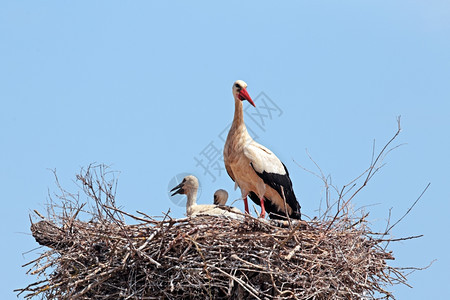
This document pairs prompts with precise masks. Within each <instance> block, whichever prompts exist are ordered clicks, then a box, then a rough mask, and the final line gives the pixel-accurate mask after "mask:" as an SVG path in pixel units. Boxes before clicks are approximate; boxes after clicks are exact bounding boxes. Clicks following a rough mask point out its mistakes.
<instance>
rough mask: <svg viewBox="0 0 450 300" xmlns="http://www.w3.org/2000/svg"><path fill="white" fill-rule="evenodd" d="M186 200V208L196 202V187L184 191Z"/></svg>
mask: <svg viewBox="0 0 450 300" xmlns="http://www.w3.org/2000/svg"><path fill="white" fill-rule="evenodd" d="M186 196H187V202H186V209H189V208H190V207H192V206H194V205H196V204H197V189H190V190H188V191H187V192H186Z"/></svg>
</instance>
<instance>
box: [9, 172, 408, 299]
mask: <svg viewBox="0 0 450 300" xmlns="http://www.w3.org/2000/svg"><path fill="white" fill-rule="evenodd" d="M102 168H103V166H100V169H101V170H100V173H101V175H97V173H96V170H97V171H98V166H97V169H96V170H95V168H94V170H93V169H91V167H89V168H88V169H87V170H86V171H82V173H81V174H80V175H78V176H77V180H78V181H79V182H81V187H82V189H83V191H84V193H85V194H86V195H87V196H88V201H86V202H84V201H80V198H79V195H78V194H71V193H68V192H67V191H65V190H63V189H62V188H61V187H60V185H59V182H58V181H57V184H58V187H59V188H60V189H61V191H62V192H61V195H60V196H58V197H59V200H61V201H58V202H55V201H53V199H51V198H50V201H51V203H50V204H49V205H48V216H47V217H44V216H43V215H42V214H40V213H39V212H37V211H35V213H36V214H37V217H35V218H38V220H37V221H36V220H35V221H34V222H33V221H32V225H31V232H32V235H33V237H34V238H35V239H36V241H37V242H38V243H39V244H40V245H42V246H45V247H46V248H44V249H45V251H44V252H43V253H41V254H40V256H39V257H38V258H36V259H34V260H33V261H31V262H29V263H27V264H26V265H25V266H27V267H28V268H29V270H28V272H27V273H28V274H31V275H35V276H37V281H36V282H34V283H32V284H30V285H28V286H27V287H25V288H22V289H18V290H16V292H18V294H19V295H20V294H23V296H24V297H25V298H27V299H29V298H34V297H39V298H45V299H162V298H164V299H188V298H202V299H381V298H394V297H393V295H392V294H391V292H389V291H388V290H389V288H390V287H392V286H393V285H395V284H406V285H407V283H406V277H405V272H406V270H408V269H407V268H396V267H393V266H390V265H389V264H388V263H387V261H389V260H393V259H394V257H393V255H392V253H391V252H389V251H388V250H386V248H387V246H388V245H389V243H390V242H393V241H398V240H405V239H409V238H413V237H409V238H403V239H397V240H394V239H392V238H389V235H388V233H387V232H385V233H382V234H379V233H374V232H372V231H371V229H370V228H369V226H368V223H367V222H366V217H367V214H361V216H360V217H355V216H352V214H350V213H349V210H348V209H347V208H346V206H344V205H338V206H337V207H338V208H340V209H339V210H338V213H336V214H331V216H330V214H329V213H328V216H327V215H323V216H322V217H320V218H318V219H315V220H312V221H309V222H305V221H296V220H295V221H294V220H292V221H291V220H287V221H275V220H272V221H268V220H264V219H258V218H253V217H251V216H248V215H247V216H245V218H242V219H232V218H229V217H224V216H206V215H205V216H197V217H192V218H183V219H173V218H171V217H170V215H169V214H166V215H165V216H163V217H159V218H156V217H151V216H148V215H147V214H144V213H142V212H137V213H136V214H135V215H133V214H130V213H127V212H125V211H123V210H121V209H118V208H117V206H116V205H115V198H114V196H115V192H114V191H115V184H116V181H115V180H112V181H106V180H105V179H104V177H103V176H104V170H103V169H102ZM82 202H83V203H82ZM55 203H58V204H55ZM89 203H90V207H89V208H87V206H88V205H86V204H89ZM346 205H347V204H346ZM387 231H389V230H387Z"/></svg>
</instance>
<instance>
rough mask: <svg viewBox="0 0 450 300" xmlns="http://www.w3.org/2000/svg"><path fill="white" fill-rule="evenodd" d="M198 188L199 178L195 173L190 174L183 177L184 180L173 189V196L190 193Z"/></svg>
mask: <svg viewBox="0 0 450 300" xmlns="http://www.w3.org/2000/svg"><path fill="white" fill-rule="evenodd" d="M197 189H198V179H197V177H195V176H194V175H189V176H186V177H184V178H183V181H182V182H181V183H180V184H179V185H177V186H176V187H174V188H173V189H171V190H170V191H171V192H173V194H172V196H174V195H176V194H185V195H186V194H189V193H190V192H193V191H197Z"/></svg>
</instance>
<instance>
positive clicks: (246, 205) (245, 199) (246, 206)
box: [244, 196, 250, 214]
mask: <svg viewBox="0 0 450 300" xmlns="http://www.w3.org/2000/svg"><path fill="white" fill-rule="evenodd" d="M244 205H245V212H246V213H247V214H250V212H249V211H248V202H247V196H245V197H244Z"/></svg>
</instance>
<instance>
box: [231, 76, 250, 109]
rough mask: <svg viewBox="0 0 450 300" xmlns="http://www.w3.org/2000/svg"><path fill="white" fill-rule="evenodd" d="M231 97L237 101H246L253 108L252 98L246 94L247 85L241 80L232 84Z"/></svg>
mask: <svg viewBox="0 0 450 300" xmlns="http://www.w3.org/2000/svg"><path fill="white" fill-rule="evenodd" d="M233 96H234V98H235V99H239V100H241V101H244V100H247V101H248V102H250V104H251V105H253V106H255V103H253V100H252V98H251V97H250V95H249V94H248V92H247V84H246V83H245V82H244V81H242V80H237V81H236V82H235V83H233Z"/></svg>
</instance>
